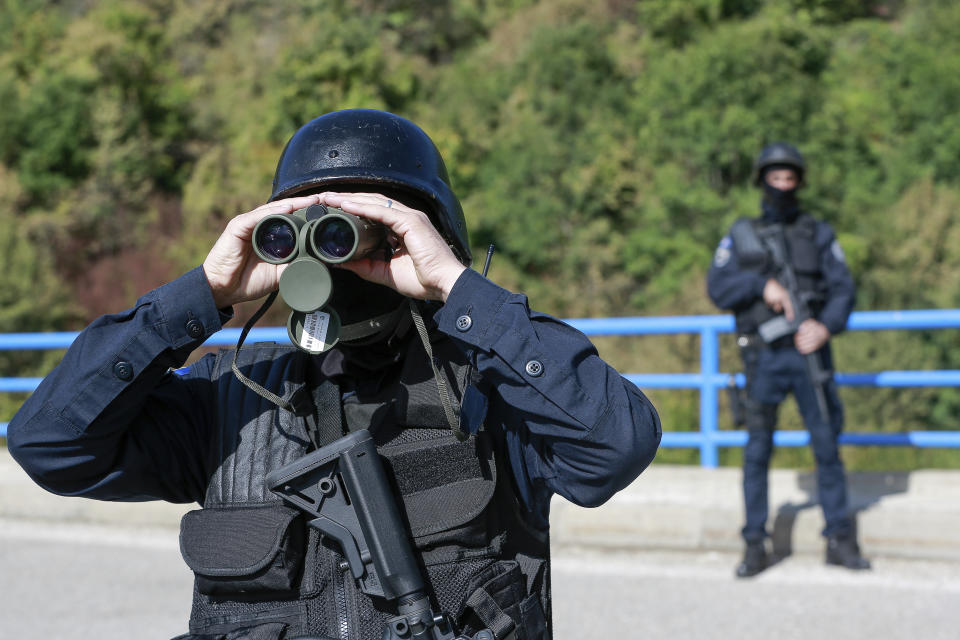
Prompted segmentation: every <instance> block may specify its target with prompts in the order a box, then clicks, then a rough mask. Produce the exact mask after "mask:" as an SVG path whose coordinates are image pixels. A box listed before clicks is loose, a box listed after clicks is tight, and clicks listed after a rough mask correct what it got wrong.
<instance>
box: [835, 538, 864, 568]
mask: <svg viewBox="0 0 960 640" xmlns="http://www.w3.org/2000/svg"><path fill="white" fill-rule="evenodd" d="M827 564H835V565H838V566H841V567H846V568H847V569H854V570H862V569H869V568H870V561H869V560H867V559H866V558H864V557H863V556H862V555H860V545H858V544H857V540H856V538H854V537H853V536H851V535H846V536H830V537H829V538H827Z"/></svg>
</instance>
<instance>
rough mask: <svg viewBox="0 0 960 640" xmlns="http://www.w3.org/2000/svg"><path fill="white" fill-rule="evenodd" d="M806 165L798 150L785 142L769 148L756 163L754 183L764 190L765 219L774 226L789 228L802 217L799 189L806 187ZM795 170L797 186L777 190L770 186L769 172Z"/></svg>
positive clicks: (759, 156)
mask: <svg viewBox="0 0 960 640" xmlns="http://www.w3.org/2000/svg"><path fill="white" fill-rule="evenodd" d="M806 168H807V166H806V162H805V161H804V159H803V156H802V155H801V154H800V151H799V150H797V148H796V147H795V146H793V145H792V144H789V143H786V142H774V143H772V144H768V145H767V146H765V147H764V148H763V150H762V151H760V154H759V155H758V156H757V158H756V160H755V161H754V163H753V183H754V184H755V185H756V186H758V187H761V188H762V189H763V202H762V204H761V207H762V209H763V219H764V220H765V221H767V222H771V223H779V224H790V223H791V222H793V221H794V220H796V218H797V216H798V215H800V203H799V202H798V201H797V189H799V188H800V187H801V186H803V176H804V173H805V172H806ZM776 169H792V170H793V171H795V172H796V173H797V178H798V181H797V186H796V187H795V188H793V189H787V190H784V189H777V188H776V187H773V186H770V185H769V184H767V180H766V176H767V172H768V171H774V170H776Z"/></svg>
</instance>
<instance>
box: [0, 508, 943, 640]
mask: <svg viewBox="0 0 960 640" xmlns="http://www.w3.org/2000/svg"><path fill="white" fill-rule="evenodd" d="M736 561H737V557H736V556H734V555H731V554H726V553H664V552H644V553H636V554H632V555H611V554H605V555H596V556H584V555H576V554H571V553H565V552H563V551H562V550H561V551H560V552H558V553H555V557H554V621H555V624H556V629H557V631H556V634H555V636H556V640H582V639H597V640H601V639H603V640H606V639H608V638H617V639H621V638H623V639H631V640H632V639H634V638H670V639H672V640H683V639H686V638H690V639H696V640H712V639H720V638H723V639H728V638H737V639H738V640H770V639H771V638H776V639H778V640H788V639H792V638H804V639H805V638H844V639H849V640H860V639H863V640H867V639H869V640H876V639H883V640H896V639H899V638H903V639H904V640H907V639H909V640H918V639H924V640H940V639H947V638H949V639H951V640H954V639H956V638H958V637H960V632H958V631H957V630H958V629H960V565H958V564H953V563H934V562H924V561H915V560H914V561H910V560H892V559H884V558H878V559H875V567H876V570H875V571H873V572H870V573H865V574H852V573H849V572H846V571H843V570H841V569H834V568H828V567H824V566H823V565H822V564H821V563H820V560H819V558H816V557H812V556H794V557H791V558H788V559H786V560H785V561H783V562H781V563H780V564H779V565H777V566H776V567H774V568H773V569H771V570H769V571H768V572H766V573H764V574H762V575H761V576H759V577H757V578H756V579H754V580H748V581H737V580H735V579H734V578H733V577H732V569H733V565H734V564H735V563H736ZM190 589H191V577H190V574H189V571H188V570H187V569H186V567H185V566H184V565H183V563H182V561H181V560H180V556H179V551H178V550H177V542H176V534H175V532H172V531H170V530H137V531H131V530H118V529H116V528H105V527H98V526H82V525H67V526H62V527H56V528H51V527H50V526H49V525H37V524H34V523H30V522H25V521H21V520H2V519H0V590H2V593H0V638H2V639H4V640H7V639H9V640H22V639H29V640H33V639H42V640H60V639H69V640H74V639H81V640H82V639H87V638H90V639H96V640H130V639H132V638H137V639H138V640H139V639H146V640H149V639H153V638H157V639H163V638H170V637H172V636H174V635H176V634H178V633H182V632H183V631H185V629H186V623H185V620H186V618H187V616H188V614H189V598H190Z"/></svg>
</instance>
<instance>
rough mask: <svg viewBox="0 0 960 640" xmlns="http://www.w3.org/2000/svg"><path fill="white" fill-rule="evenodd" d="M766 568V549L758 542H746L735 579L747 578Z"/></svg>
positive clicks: (761, 542)
mask: <svg viewBox="0 0 960 640" xmlns="http://www.w3.org/2000/svg"><path fill="white" fill-rule="evenodd" d="M766 568H767V549H766V547H765V546H764V544H763V541H762V540H761V541H760V542H748V543H747V548H746V550H745V551H744V552H743V561H742V562H740V564H738V565H737V577H738V578H749V577H751V576H755V575H757V574H758V573H760V572H761V571H763V570H764V569H766Z"/></svg>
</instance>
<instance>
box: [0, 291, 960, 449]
mask: <svg viewBox="0 0 960 640" xmlns="http://www.w3.org/2000/svg"><path fill="white" fill-rule="evenodd" d="M567 322H569V323H570V324H571V325H573V326H574V327H576V328H577V329H579V330H580V331H583V332H584V333H585V334H587V335H588V336H631V335H658V334H659V335H663V334H699V336H700V372H699V373H627V374H624V377H626V378H627V379H628V380H630V381H631V382H633V383H634V384H636V385H637V386H639V387H640V388H642V389H698V390H699V391H700V429H699V430H698V431H689V432H682V431H679V432H678V431H667V432H665V433H664V434H663V442H662V446H664V447H671V448H697V449H699V450H700V464H701V465H702V466H705V467H716V466H717V463H718V452H719V448H720V447H741V446H743V445H744V444H746V442H747V434H746V432H745V431H742V430H739V431H738V430H723V431H721V430H719V429H718V428H717V413H718V396H719V391H720V390H721V389H723V388H726V387H727V386H728V385H729V384H730V375H731V374H729V373H723V372H721V371H719V352H720V347H719V345H720V340H719V336H720V334H721V333H730V332H732V331H733V329H734V325H733V317H732V316H729V315H711V316H666V317H650V318H645V317H633V318H581V319H573V320H567ZM848 328H849V329H850V330H852V331H877V330H888V329H898V330H916V329H957V328H960V309H945V310H922V311H860V312H856V313H854V314H852V315H851V317H850V322H849V327H848ZM76 336H77V334H76V333H73V332H58V333H11V334H0V350H28V349H65V348H66V347H68V346H70V343H72V342H73V340H74V339H75V338H76ZM239 337H240V329H224V330H222V331H220V332H218V333H216V334H215V335H213V336H212V337H211V338H210V339H209V340H207V342H206V344H207V345H208V346H230V345H234V344H236V342H237V340H238V338H239ZM286 340H287V331H286V329H285V328H263V329H253V330H252V331H251V332H250V335H249V337H248V338H247V341H248V343H253V342H257V341H274V342H281V343H282V342H284V341H286ZM734 379H735V380H736V381H737V384H740V385H742V384H743V376H742V375H741V374H736V375H735V376H734ZM836 380H837V384H840V385H847V386H876V387H930V386H960V370H944V371H880V372H876V373H837V374H836ZM39 383H40V378H0V392H30V391H33V389H35V388H36V386H37V385H38V384H39ZM6 429H7V423H5V422H0V436H3V435H6ZM774 442H775V443H776V444H777V445H780V446H788V447H790V446H804V445H806V444H807V443H808V442H809V434H808V433H807V432H806V431H784V430H778V431H777V432H776V434H775V435H774ZM840 442H841V443H842V444H850V445H881V446H914V447H948V448H954V447H958V448H960V431H908V432H899V433H844V434H843V435H841V437H840Z"/></svg>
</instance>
